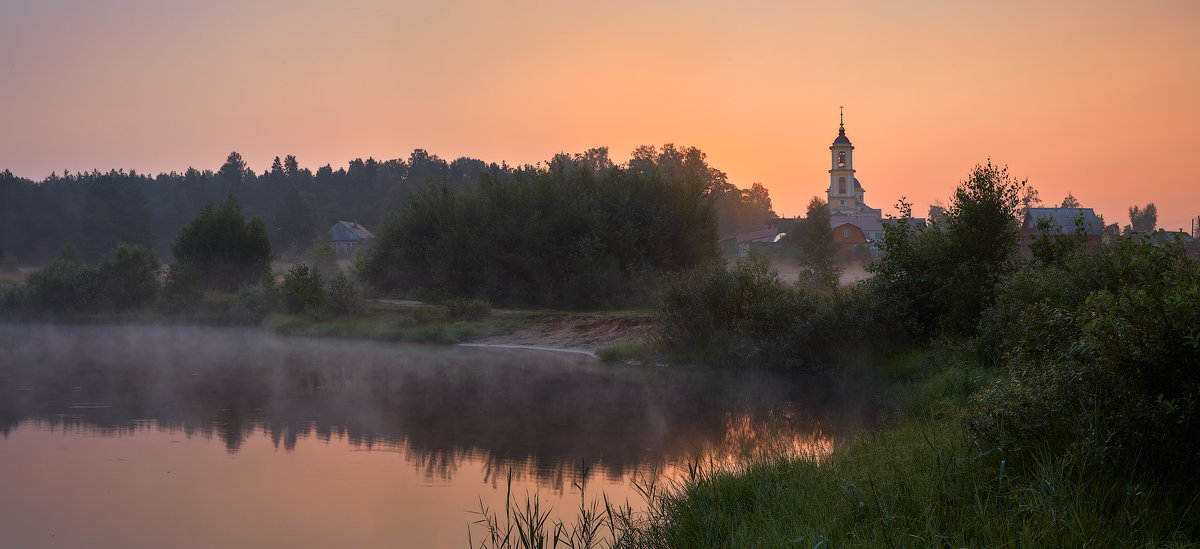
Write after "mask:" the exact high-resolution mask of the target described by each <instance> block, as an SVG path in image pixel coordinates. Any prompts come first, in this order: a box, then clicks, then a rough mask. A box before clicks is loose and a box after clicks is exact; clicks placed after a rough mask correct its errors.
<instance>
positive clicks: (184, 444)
mask: <svg viewBox="0 0 1200 549" xmlns="http://www.w3.org/2000/svg"><path fill="white" fill-rule="evenodd" d="M847 393H848V391H846V390H844V389H841V388H840V385H839V384H837V383H834V382H831V381H829V380H818V379H812V378H807V379H801V380H797V379H792V378H783V377H775V376H771V375H762V374H753V375H750V374H744V373H743V374H738V375H733V374H728V373H720V372H713V371H708V370H698V369H688V368H664V367H650V366H645V367H633V366H610V365H604V364H602V363H599V362H597V361H596V360H594V359H592V358H589V357H586V356H582V355H575V354H567V353H553V352H541V351H529V350H502V349H479V348H462V347H438V346H422V345H407V344H382V343H369V342H354V341H340V340H325V339H305V338H286V337H278V336H274V335H269V334H266V333H264V332H262V331H259V330H253V329H215V328H173V327H96V326H83V327H54V326H27V325H3V324H0V435H2V437H0V486H2V487H3V491H2V492H0V546H4V547H235V546H236V547H250V546H252V547H264V546H265V547H375V546H390V547H447V546H449V547H462V546H464V545H465V544H466V541H467V528H468V525H469V524H471V523H472V522H473V521H475V520H477V519H478V515H477V514H474V513H473V512H476V511H478V510H479V508H480V503H481V501H482V503H483V504H484V505H487V506H489V507H491V508H498V507H499V508H502V507H503V502H504V498H505V494H506V488H507V482H508V478H509V474H510V473H511V475H512V477H513V492H514V493H515V494H517V495H519V496H520V498H521V500H522V501H523V500H524V494H526V493H535V492H536V493H537V494H538V495H539V498H540V499H541V502H542V504H543V505H544V506H545V505H549V506H552V507H553V508H554V509H555V515H558V514H560V513H561V515H562V516H563V517H564V518H570V517H571V516H573V514H574V513H573V509H574V508H577V507H578V505H579V501H580V494H579V491H578V489H577V488H575V487H574V483H576V482H578V481H580V480H581V479H579V478H578V477H579V475H578V471H579V464H580V463H584V464H586V465H587V466H588V467H589V468H590V474H589V475H588V476H587V477H586V478H584V479H582V482H583V484H584V486H585V487H586V494H585V495H586V497H587V499H589V500H591V499H593V498H598V497H600V495H601V494H602V493H603V494H607V495H608V496H609V498H610V499H611V500H615V501H625V500H628V501H629V502H630V503H631V504H632V505H633V506H634V507H635V508H637V507H639V506H640V504H641V501H640V499H639V498H638V496H637V495H636V492H635V490H634V489H633V488H632V485H631V483H632V482H633V481H634V480H635V479H645V478H649V477H654V476H661V475H668V476H669V475H671V474H672V473H673V472H674V471H678V470H679V469H680V468H682V467H685V464H686V463H687V460H689V459H697V458H704V459H709V458H715V459H723V457H722V456H725V455H727V453H728V452H730V451H736V450H737V449H739V448H742V449H744V448H746V447H752V446H755V445H760V444H764V443H766V442H771V443H781V444H784V445H786V446H789V447H794V448H798V449H801V450H804V451H814V452H825V451H828V450H829V449H831V448H832V447H833V445H834V444H835V443H836V441H837V440H839V439H840V438H841V437H842V436H844V435H845V434H847V433H850V432H853V431H854V430H855V429H859V428H861V426H862V425H864V424H865V423H866V422H867V421H868V420H869V416H870V414H869V413H866V411H867V408H868V406H869V403H868V402H867V401H866V400H867V399H865V398H863V397H861V396H860V395H856V394H847ZM481 534H482V531H481V530H477V531H475V536H476V539H478V538H479V536H480V535H481Z"/></svg>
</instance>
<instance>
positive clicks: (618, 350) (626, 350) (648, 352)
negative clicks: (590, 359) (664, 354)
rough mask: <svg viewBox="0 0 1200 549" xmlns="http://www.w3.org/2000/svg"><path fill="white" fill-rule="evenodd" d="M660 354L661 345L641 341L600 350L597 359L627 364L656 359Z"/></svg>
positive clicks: (597, 352)
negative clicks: (651, 358)
mask: <svg viewBox="0 0 1200 549" xmlns="http://www.w3.org/2000/svg"><path fill="white" fill-rule="evenodd" d="M660 353H661V350H660V349H659V345H658V344H657V343H655V342H654V341H650V340H639V341H631V342H629V343H621V344H618V345H613V346H610V347H604V348H603V349H598V350H597V351H596V358H599V359H600V360H603V361H605V362H625V361H628V360H635V359H637V360H641V359H646V358H649V357H655V356H658V355H659V354H660Z"/></svg>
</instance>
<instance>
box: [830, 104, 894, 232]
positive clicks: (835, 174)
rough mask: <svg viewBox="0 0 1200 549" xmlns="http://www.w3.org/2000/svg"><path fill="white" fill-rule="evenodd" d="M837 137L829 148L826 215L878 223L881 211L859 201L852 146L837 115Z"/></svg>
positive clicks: (843, 123) (861, 200)
mask: <svg viewBox="0 0 1200 549" xmlns="http://www.w3.org/2000/svg"><path fill="white" fill-rule="evenodd" d="M839 118H840V120H839V124H838V136H837V139H834V140H833V145H831V146H830V147H829V151H830V162H831V167H830V169H829V190H828V191H827V193H826V194H827V195H828V200H826V203H827V204H829V213H831V214H833V215H835V216H836V215H844V216H852V217H869V218H874V219H879V218H880V216H881V215H882V210H878V209H876V208H872V207H870V206H868V205H867V203H866V202H865V201H863V194H864V193H865V191H863V188H862V184H860V183H859V182H858V178H856V177H854V145H852V144H850V138H848V137H846V123H845V116H844V115H840V117H839Z"/></svg>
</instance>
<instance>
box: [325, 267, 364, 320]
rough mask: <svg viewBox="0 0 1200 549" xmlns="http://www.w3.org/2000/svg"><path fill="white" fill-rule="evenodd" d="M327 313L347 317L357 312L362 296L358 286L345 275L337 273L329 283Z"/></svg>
mask: <svg viewBox="0 0 1200 549" xmlns="http://www.w3.org/2000/svg"><path fill="white" fill-rule="evenodd" d="M328 298H329V304H328V307H327V309H328V311H329V312H330V313H332V314H334V315H347V314H350V313H353V312H355V311H357V310H358V308H359V306H360V304H361V302H362V294H361V293H360V292H359V291H358V286H357V285H355V284H354V281H352V280H350V278H349V277H347V276H346V274H345V273H341V272H339V273H338V274H337V276H335V277H333V280H330V281H329V288H328Z"/></svg>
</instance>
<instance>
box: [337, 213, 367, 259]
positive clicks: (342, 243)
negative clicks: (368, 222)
mask: <svg viewBox="0 0 1200 549" xmlns="http://www.w3.org/2000/svg"><path fill="white" fill-rule="evenodd" d="M374 239H375V235H373V234H371V231H368V230H367V228H366V227H363V226H362V225H359V224H358V223H355V222H354V221H338V222H337V223H334V224H333V227H330V228H329V240H330V241H332V242H333V249H334V251H336V252H337V253H338V255H350V254H352V253H354V251H355V250H357V249H359V248H360V247H362V246H364V245H366V244H367V243H368V242H370V241H371V240H374Z"/></svg>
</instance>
